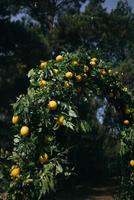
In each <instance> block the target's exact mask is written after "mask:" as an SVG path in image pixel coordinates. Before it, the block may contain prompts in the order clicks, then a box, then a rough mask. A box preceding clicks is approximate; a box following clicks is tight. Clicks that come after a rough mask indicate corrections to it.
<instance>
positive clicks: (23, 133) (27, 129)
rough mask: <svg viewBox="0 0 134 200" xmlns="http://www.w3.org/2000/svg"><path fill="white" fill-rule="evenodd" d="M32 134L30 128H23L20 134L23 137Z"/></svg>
mask: <svg viewBox="0 0 134 200" xmlns="http://www.w3.org/2000/svg"><path fill="white" fill-rule="evenodd" d="M29 133H30V130H29V128H28V126H22V128H21V129H20V134H21V135H22V136H28V135H29Z"/></svg>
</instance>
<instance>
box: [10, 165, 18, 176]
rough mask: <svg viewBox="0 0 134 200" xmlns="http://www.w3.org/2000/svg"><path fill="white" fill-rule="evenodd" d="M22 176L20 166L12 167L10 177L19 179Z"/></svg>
mask: <svg viewBox="0 0 134 200" xmlns="http://www.w3.org/2000/svg"><path fill="white" fill-rule="evenodd" d="M19 175H20V168H19V167H18V166H12V168H11V172H10V176H13V177H17V176H19Z"/></svg>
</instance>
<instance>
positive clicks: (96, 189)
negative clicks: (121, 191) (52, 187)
mask: <svg viewBox="0 0 134 200" xmlns="http://www.w3.org/2000/svg"><path fill="white" fill-rule="evenodd" d="M116 189H117V182H116V181H115V180H105V181H102V183H96V182H95V183H94V184H91V183H86V184H80V185H76V186H74V188H72V189H67V190H65V191H63V192H61V193H59V194H58V195H57V196H56V200H113V196H114V194H115V192H116Z"/></svg>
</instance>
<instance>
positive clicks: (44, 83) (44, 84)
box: [39, 80, 47, 87]
mask: <svg viewBox="0 0 134 200" xmlns="http://www.w3.org/2000/svg"><path fill="white" fill-rule="evenodd" d="M46 85H47V81H45V80H41V81H39V86H41V87H44V86H46Z"/></svg>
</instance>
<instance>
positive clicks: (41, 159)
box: [39, 153, 48, 164]
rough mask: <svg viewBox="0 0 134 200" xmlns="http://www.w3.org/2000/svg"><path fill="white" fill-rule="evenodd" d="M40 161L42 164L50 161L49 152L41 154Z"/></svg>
mask: <svg viewBox="0 0 134 200" xmlns="http://www.w3.org/2000/svg"><path fill="white" fill-rule="evenodd" d="M39 161H40V163H41V164H45V163H47V162H48V154H47V153H43V154H41V155H40V156H39Z"/></svg>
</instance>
